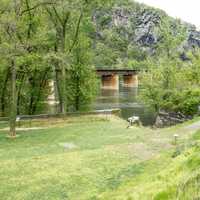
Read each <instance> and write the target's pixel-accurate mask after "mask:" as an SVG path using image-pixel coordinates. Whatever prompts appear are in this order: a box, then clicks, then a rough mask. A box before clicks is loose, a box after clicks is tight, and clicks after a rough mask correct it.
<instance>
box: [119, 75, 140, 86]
mask: <svg viewBox="0 0 200 200" xmlns="http://www.w3.org/2000/svg"><path fill="white" fill-rule="evenodd" d="M123 80H124V86H125V87H132V88H137V87H138V75H137V74H128V75H123Z"/></svg>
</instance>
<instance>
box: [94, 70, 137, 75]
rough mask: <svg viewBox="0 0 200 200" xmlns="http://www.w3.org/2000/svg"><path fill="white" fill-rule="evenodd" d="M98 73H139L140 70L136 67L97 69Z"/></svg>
mask: <svg viewBox="0 0 200 200" xmlns="http://www.w3.org/2000/svg"><path fill="white" fill-rule="evenodd" d="M96 72H97V74H98V75H104V76H107V75H113V74H118V75H135V74H137V73H138V70H135V69H97V70H96Z"/></svg>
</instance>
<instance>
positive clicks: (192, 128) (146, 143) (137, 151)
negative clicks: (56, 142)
mask: <svg viewBox="0 0 200 200" xmlns="http://www.w3.org/2000/svg"><path fill="white" fill-rule="evenodd" d="M197 130H200V121H197V122H194V123H192V124H190V125H184V126H182V127H179V128H177V129H174V130H173V128H169V129H158V130H150V129H149V130H147V132H149V133H148V134H145V135H144V136H143V137H145V139H144V138H143V141H141V142H140V143H132V144H131V146H132V151H133V152H132V153H133V154H134V155H135V156H137V157H138V158H139V159H140V160H141V161H142V160H149V159H152V157H153V156H155V155H158V154H159V153H160V152H163V151H166V150H169V149H171V148H175V146H174V145H173V142H174V135H175V134H177V135H178V141H179V142H180V141H181V142H184V141H187V140H188V139H189V138H190V137H191V136H192V135H193V134H194V133H195V132H196V131H197Z"/></svg>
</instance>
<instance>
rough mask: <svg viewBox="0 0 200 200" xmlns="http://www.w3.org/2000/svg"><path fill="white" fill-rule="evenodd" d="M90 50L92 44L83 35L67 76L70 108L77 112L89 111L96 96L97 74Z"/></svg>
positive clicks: (75, 49) (73, 55)
mask: <svg viewBox="0 0 200 200" xmlns="http://www.w3.org/2000/svg"><path fill="white" fill-rule="evenodd" d="M90 49H91V43H90V42H89V40H88V38H87V37H85V36H83V34H81V36H79V38H78V41H77V44H76V46H75V47H74V49H73V52H72V62H71V66H70V69H69V71H68V75H67V76H68V79H67V98H68V107H69V108H72V109H73V110H75V111H80V110H85V109H87V108H88V105H90V103H91V101H92V100H93V98H94V96H95V94H96V89H97V82H96V75H95V74H96V72H95V68H94V67H92V62H91V58H92V53H91V51H90Z"/></svg>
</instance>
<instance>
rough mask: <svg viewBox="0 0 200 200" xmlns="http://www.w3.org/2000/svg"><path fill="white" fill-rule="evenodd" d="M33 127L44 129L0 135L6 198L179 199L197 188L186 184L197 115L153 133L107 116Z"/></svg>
mask: <svg viewBox="0 0 200 200" xmlns="http://www.w3.org/2000/svg"><path fill="white" fill-rule="evenodd" d="M49 124H50V126H49ZM47 125H48V126H47ZM5 126H6V125H5ZM5 126H4V128H6V127H5ZM28 126H29V125H28V124H26V125H25V124H23V126H22V127H24V128H28ZM31 127H42V129H38V130H19V131H18V134H19V135H20V137H18V138H16V139H15V140H10V139H8V138H6V137H5V135H6V133H7V132H6V131H2V130H1V132H0V165H1V168H0V184H1V187H0V196H1V198H3V199H5V200H7V199H15V200H21V199H24V200H28V199H31V200H32V199H37V200H39V199H41V200H44V199H48V200H51V199H52V200H55V199H59V200H60V199H70V200H77V199H78V200H86V199H87V200H88V199H90V200H92V199H93V200H94V199H102V200H106V199H109V200H118V199H120V200H121V199H122V200H123V199H124V200H127V199H129V200H131V199H134V200H137V199H138V200H139V199H140V200H141V199H142V200H149V199H155V200H158V199H160V200H164V199H169V200H173V199H177V195H178V197H180V198H179V199H181V200H182V199H183V200H184V199H188V198H187V197H188V196H187V195H194V194H195V195H196V194H197V193H198V188H197V187H196V186H195V185H193V187H190V184H192V183H191V181H192V180H191V178H192V177H195V176H196V175H198V174H199V171H198V168H199V163H200V157H199V152H200V150H199V148H198V144H199V139H200V136H199V135H200V132H197V131H198V130H199V129H200V122H199V119H195V120H193V121H192V122H187V123H184V124H181V125H178V126H176V127H171V128H165V129H156V130H152V129H149V128H143V127H142V128H137V127H134V128H131V129H127V128H126V127H127V122H126V121H124V120H121V119H119V118H117V117H111V116H110V117H104V116H99V117H94V116H90V117H87V116H84V117H79V118H71V119H69V120H68V121H62V120H61V121H57V122H56V121H50V122H48V123H47V122H45V121H34V122H32V124H31ZM174 134H177V135H178V140H177V143H176V145H175V144H174ZM184 184H189V185H188V187H187V191H185V189H186V188H184ZM184 196H185V197H186V198H185V197H184Z"/></svg>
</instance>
